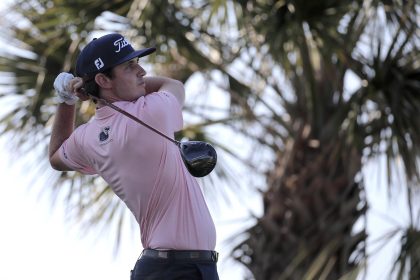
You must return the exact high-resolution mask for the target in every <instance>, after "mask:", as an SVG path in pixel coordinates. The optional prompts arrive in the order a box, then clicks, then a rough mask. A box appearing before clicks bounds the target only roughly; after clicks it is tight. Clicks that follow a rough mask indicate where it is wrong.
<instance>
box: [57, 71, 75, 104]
mask: <svg viewBox="0 0 420 280" xmlns="http://www.w3.org/2000/svg"><path fill="white" fill-rule="evenodd" d="M73 78H74V76H73V75H72V74H69V73H66V72H62V73H60V74H58V76H57V78H55V81H54V89H55V91H56V92H57V95H58V102H60V103H66V104H67V105H74V104H75V103H76V102H77V100H79V98H78V97H77V96H76V95H74V94H73V93H72V92H71V89H70V88H69V82H70V81H71V80H72V79H73Z"/></svg>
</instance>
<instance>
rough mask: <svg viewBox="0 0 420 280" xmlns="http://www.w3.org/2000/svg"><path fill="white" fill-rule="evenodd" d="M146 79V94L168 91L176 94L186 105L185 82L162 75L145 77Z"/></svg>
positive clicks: (181, 102) (180, 102)
mask: <svg viewBox="0 0 420 280" xmlns="http://www.w3.org/2000/svg"><path fill="white" fill-rule="evenodd" d="M144 80H145V83H146V94H149V93H152V92H156V91H167V92H169V93H172V94H173V95H174V96H175V98H176V99H177V100H178V102H179V104H180V105H181V106H183V105H184V101H185V89H184V84H183V83H181V82H180V81H178V80H174V79H171V78H167V77H160V76H156V77H144Z"/></svg>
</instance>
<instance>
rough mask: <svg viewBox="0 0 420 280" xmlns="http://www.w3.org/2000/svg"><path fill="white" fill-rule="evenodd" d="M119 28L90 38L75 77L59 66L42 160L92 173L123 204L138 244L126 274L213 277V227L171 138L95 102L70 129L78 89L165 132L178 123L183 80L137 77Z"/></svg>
mask: <svg viewBox="0 0 420 280" xmlns="http://www.w3.org/2000/svg"><path fill="white" fill-rule="evenodd" d="M154 51H155V49H154V48H146V49H142V50H137V51H136V50H134V49H133V47H132V46H131V45H130V44H129V42H128V41H127V40H126V39H125V38H124V37H123V36H121V35H120V34H115V33H113V34H108V35H105V36H103V37H100V38H98V39H94V40H93V41H91V42H90V43H89V44H88V45H87V46H86V47H85V48H84V49H83V50H82V51H81V53H80V55H79V57H78V59H77V62H76V77H73V75H71V74H68V73H61V74H59V75H58V76H57V78H56V80H55V82H54V88H55V89H56V92H57V95H58V100H59V102H60V104H58V107H57V112H56V115H55V120H54V125H53V129H52V133H51V139H50V146H49V159H50V163H51V166H52V167H53V168H54V169H56V170H61V171H65V170H75V171H78V172H81V173H84V174H98V175H99V176H101V177H102V178H104V180H105V181H106V182H107V183H108V184H109V185H110V186H111V188H112V189H113V191H114V192H115V194H116V195H117V196H118V197H119V198H120V199H121V200H122V201H124V203H125V204H126V205H127V207H128V208H129V209H130V210H131V212H132V213H133V215H134V217H135V219H136V221H137V222H138V224H139V227H140V235H141V242H142V245H143V248H144V250H143V251H142V253H141V256H140V258H139V259H138V260H137V262H136V264H135V266H134V269H133V270H132V271H131V279H132V280H138V279H165V280H166V279H209V280H210V279H212V280H213V279H219V278H218V274H217V268H216V263H217V258H218V254H217V252H215V251H214V249H215V244H216V231H215V226H214V223H213V220H212V217H211V215H210V212H209V209H208V208H207V204H206V202H205V200H204V197H203V194H202V192H201V189H200V187H199V185H198V183H197V181H196V179H195V178H194V177H192V176H191V175H190V173H188V171H187V169H186V167H185V165H184V163H183V161H182V158H181V156H180V153H179V149H178V147H177V146H176V145H174V144H173V143H171V142H170V141H168V140H167V139H164V138H163V137H161V136H160V135H158V134H156V133H154V132H153V131H151V130H149V129H148V128H146V127H142V126H139V125H138V124H137V123H135V122H134V121H133V120H131V119H129V118H127V117H126V116H124V115H122V114H120V113H118V112H116V111H115V110H113V109H111V108H110V107H108V106H103V105H101V103H100V102H97V103H96V105H97V108H96V113H95V116H94V117H93V118H92V119H91V121H89V122H88V123H86V124H83V125H81V126H79V127H77V128H76V129H74V124H75V103H76V102H77V100H78V99H81V100H87V99H88V97H87V95H86V94H84V93H86V92H87V93H89V94H91V95H93V96H96V97H98V98H102V99H104V100H106V101H108V102H110V103H112V104H114V105H117V106H118V107H120V108H121V109H123V110H125V111H127V112H129V113H130V114H132V115H134V116H136V117H137V118H139V119H140V120H142V121H143V122H145V123H147V124H149V125H151V126H152V127H154V128H156V129H157V130H159V131H161V132H163V133H164V134H166V135H168V136H170V137H172V138H173V135H174V133H175V132H176V131H179V130H181V129H182V126H183V119H182V106H183V103H184V97H185V92H184V86H183V84H182V83H181V82H179V81H176V80H173V79H170V78H166V77H145V75H146V71H145V70H144V69H143V68H142V67H141V66H140V65H139V64H138V59H139V58H140V57H143V56H146V55H149V54H151V53H153V52H154Z"/></svg>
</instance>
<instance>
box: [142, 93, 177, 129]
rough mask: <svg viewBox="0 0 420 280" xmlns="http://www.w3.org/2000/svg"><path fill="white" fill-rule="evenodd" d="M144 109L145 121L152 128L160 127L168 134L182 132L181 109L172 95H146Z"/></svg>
mask: <svg viewBox="0 0 420 280" xmlns="http://www.w3.org/2000/svg"><path fill="white" fill-rule="evenodd" d="M144 109H145V111H146V112H147V114H146V115H145V119H146V121H147V119H149V120H150V122H149V123H150V124H153V126H154V127H156V128H158V127H160V128H161V129H164V130H165V131H168V132H170V133H174V132H177V131H180V130H182V128H183V123H184V122H183V118H182V108H181V105H180V104H179V102H178V100H177V99H176V97H175V96H174V95H173V94H171V93H169V92H165V91H160V92H156V93H152V94H148V95H146V96H145V100H144Z"/></svg>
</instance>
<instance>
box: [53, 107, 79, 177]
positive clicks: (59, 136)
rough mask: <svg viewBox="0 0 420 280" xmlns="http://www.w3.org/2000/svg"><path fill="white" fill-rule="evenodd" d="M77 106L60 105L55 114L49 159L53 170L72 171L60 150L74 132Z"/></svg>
mask: <svg viewBox="0 0 420 280" xmlns="http://www.w3.org/2000/svg"><path fill="white" fill-rule="evenodd" d="M74 120H75V106H74V105H67V104H64V103H62V104H60V105H58V108H57V112H56V114H55V119H54V125H53V129H52V132H51V138H50V145H49V150H48V153H49V158H50V164H51V166H52V168H54V169H56V170H60V171H65V170H70V169H69V168H68V167H67V166H66V165H65V164H64V162H62V160H61V158H60V155H59V148H60V147H61V145H62V144H63V143H64V141H65V140H66V139H67V138H69V136H70V135H71V134H72V132H73V130H74Z"/></svg>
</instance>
